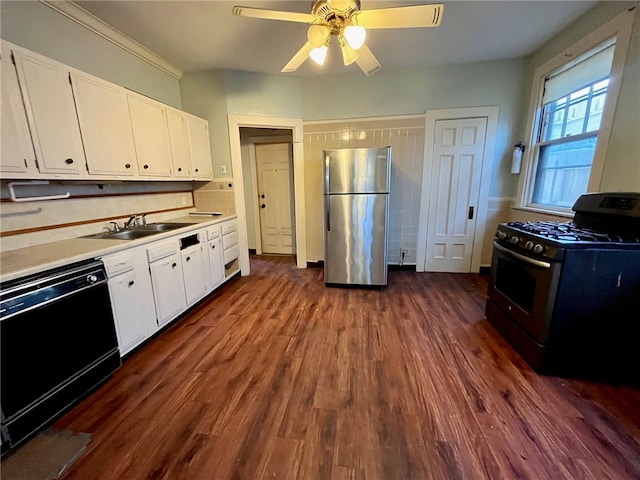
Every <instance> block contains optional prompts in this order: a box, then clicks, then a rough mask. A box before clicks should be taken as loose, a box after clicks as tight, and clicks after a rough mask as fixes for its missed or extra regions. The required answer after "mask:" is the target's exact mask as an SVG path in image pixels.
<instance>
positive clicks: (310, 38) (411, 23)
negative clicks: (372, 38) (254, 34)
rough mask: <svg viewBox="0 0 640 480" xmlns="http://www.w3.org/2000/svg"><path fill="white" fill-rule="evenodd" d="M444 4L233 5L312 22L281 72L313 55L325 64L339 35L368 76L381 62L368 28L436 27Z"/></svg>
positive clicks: (240, 10) (346, 57) (349, 57)
mask: <svg viewBox="0 0 640 480" xmlns="http://www.w3.org/2000/svg"><path fill="white" fill-rule="evenodd" d="M443 11H444V5H442V4H441V3H435V4H429V5H410V6H403V7H391V8H379V9H375V10H360V0H313V2H312V4H311V13H298V12H283V11H277V10H264V9H261V8H252V7H241V6H235V7H233V14H234V15H239V16H241V17H252V18H263V19H267V20H283V21H287V22H298V23H309V24H311V25H310V26H309V29H308V30H307V42H306V43H305V44H304V45H303V46H302V48H301V49H300V50H298V52H297V53H296V54H295V55H294V56H293V57H292V58H291V60H289V63H287V64H286V65H285V66H284V68H283V69H282V70H281V71H282V72H293V71H295V70H297V69H298V67H300V65H302V64H303V63H304V61H305V60H306V59H307V56H308V57H310V58H311V59H312V60H313V61H315V62H316V63H318V64H319V65H322V64H324V60H325V58H326V55H327V49H328V48H327V47H328V45H329V40H330V39H331V37H332V36H336V37H338V42H339V43H340V49H341V50H342V59H343V62H344V64H345V65H350V64H352V63H354V62H355V63H356V64H357V65H358V67H360V70H362V71H363V72H364V74H365V75H367V76H369V75H372V74H373V73H375V72H377V71H378V70H380V69H381V68H382V65H381V64H380V62H379V61H378V59H377V58H376V57H375V55H374V54H373V53H372V52H371V50H370V49H369V47H367V46H366V45H365V43H364V41H365V38H366V29H376V28H416V27H437V26H438V25H440V22H441V21H442V12H443Z"/></svg>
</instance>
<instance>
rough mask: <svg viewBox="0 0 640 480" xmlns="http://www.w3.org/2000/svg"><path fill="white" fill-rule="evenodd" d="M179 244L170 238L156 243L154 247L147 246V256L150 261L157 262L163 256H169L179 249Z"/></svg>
mask: <svg viewBox="0 0 640 480" xmlns="http://www.w3.org/2000/svg"><path fill="white" fill-rule="evenodd" d="M177 247H178V245H177V243H176V241H175V240H168V241H166V242H161V243H158V244H155V245H154V246H152V247H149V248H147V257H148V258H149V261H150V262H155V261H156V260H160V259H161V258H164V257H168V256H169V255H171V254H173V253H175V252H176V251H177V250H178V248H177Z"/></svg>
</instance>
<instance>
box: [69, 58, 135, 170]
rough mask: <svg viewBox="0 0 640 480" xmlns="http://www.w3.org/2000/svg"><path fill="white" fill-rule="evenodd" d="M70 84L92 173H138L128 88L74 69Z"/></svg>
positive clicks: (88, 164)
mask: <svg viewBox="0 0 640 480" xmlns="http://www.w3.org/2000/svg"><path fill="white" fill-rule="evenodd" d="M71 84H72V87H73V94H74V96H75V100H76V110H77V112H78V120H79V122H80V129H81V130H82V140H83V141H84V148H85V152H86V154H87V166H88V169H89V173H90V174H91V175H92V176H93V175H95V176H101V177H107V178H109V177H111V178H112V177H116V178H119V177H122V178H130V177H136V176H137V175H138V172H137V165H136V153H135V147H134V144H133V133H132V131H131V120H130V119H129V106H128V103H127V94H126V90H125V89H124V88H122V87H119V86H117V85H114V84H112V83H109V82H105V81H104V80H101V79H99V78H96V77H94V76H92V75H88V74H86V73H83V72H79V71H77V70H71Z"/></svg>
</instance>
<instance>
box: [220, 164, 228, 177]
mask: <svg viewBox="0 0 640 480" xmlns="http://www.w3.org/2000/svg"><path fill="white" fill-rule="evenodd" d="M220 173H221V174H223V175H224V174H225V173H227V166H226V165H220Z"/></svg>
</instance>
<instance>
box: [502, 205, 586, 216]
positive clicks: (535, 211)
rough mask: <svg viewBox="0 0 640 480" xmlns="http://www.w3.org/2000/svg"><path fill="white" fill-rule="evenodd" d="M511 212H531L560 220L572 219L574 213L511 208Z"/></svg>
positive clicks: (543, 209) (534, 208)
mask: <svg viewBox="0 0 640 480" xmlns="http://www.w3.org/2000/svg"><path fill="white" fill-rule="evenodd" d="M511 208H512V210H522V211H523V212H531V213H541V214H544V215H552V216H554V217H561V218H573V215H574V213H573V212H568V211H567V212H562V211H558V210H550V209H545V208H540V207H515V206H514V207H511Z"/></svg>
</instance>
